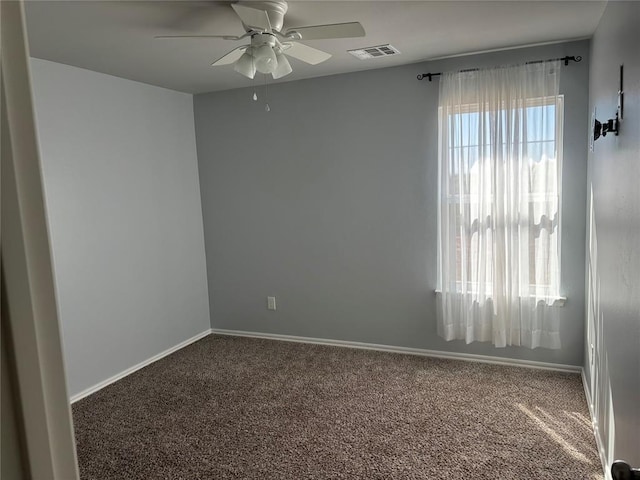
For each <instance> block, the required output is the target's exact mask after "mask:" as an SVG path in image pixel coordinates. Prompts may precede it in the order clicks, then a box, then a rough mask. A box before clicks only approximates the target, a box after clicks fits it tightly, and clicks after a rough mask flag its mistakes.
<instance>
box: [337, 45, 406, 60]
mask: <svg viewBox="0 0 640 480" xmlns="http://www.w3.org/2000/svg"><path fill="white" fill-rule="evenodd" d="M347 51H348V52H349V53H350V54H351V55H353V56H354V57H356V58H359V59H360V60H366V59H368V58H382V57H388V56H389V55H399V54H400V50H398V49H397V48H395V47H392V46H391V45H389V44H386V45H378V46H376V47H365V48H359V49H357V50H347Z"/></svg>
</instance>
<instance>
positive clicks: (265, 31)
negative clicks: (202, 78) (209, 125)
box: [155, 0, 365, 79]
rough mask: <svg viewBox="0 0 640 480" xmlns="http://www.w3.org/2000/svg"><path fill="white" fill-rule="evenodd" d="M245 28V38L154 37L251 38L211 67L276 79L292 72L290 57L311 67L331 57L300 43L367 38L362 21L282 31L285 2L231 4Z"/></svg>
mask: <svg viewBox="0 0 640 480" xmlns="http://www.w3.org/2000/svg"><path fill="white" fill-rule="evenodd" d="M231 8H233V10H234V11H235V12H236V14H237V15H238V17H240V20H241V21H242V26H243V27H244V29H245V33H244V34H243V35H239V36H235V35H159V36H156V37H155V38H160V39H175V38H205V39H206V38H222V39H224V40H241V39H243V38H247V39H250V43H249V44H247V45H242V46H240V47H236V48H234V49H233V50H231V51H230V52H229V53H227V54H226V55H224V56H223V57H221V58H219V59H218V60H216V61H215V62H213V63H212V64H211V65H212V66H214V67H217V66H220V65H230V64H233V65H234V70H235V71H236V72H238V73H241V74H242V75H244V76H245V77H249V78H253V77H254V76H255V74H256V71H258V72H260V73H264V74H271V75H272V76H273V78H274V79H277V78H281V77H284V76H285V75H288V74H290V73H291V72H292V71H293V70H292V68H291V65H290V64H289V61H288V60H287V57H286V56H287V55H288V56H290V57H293V58H297V59H298V60H302V61H303V62H306V63H308V64H311V65H317V64H319V63H322V62H324V61H325V60H328V59H329V58H331V54H329V53H326V52H323V51H322V50H318V49H316V48H312V47H309V46H308V45H305V44H303V43H299V42H298V40H320V39H330V38H352V37H364V36H365V32H364V28H362V25H361V24H360V23H359V22H348V23H334V24H330V25H313V26H307V27H295V28H288V29H287V30H285V31H283V26H284V16H285V14H286V13H287V8H288V5H287V2H286V1H285V0H266V1H239V2H237V3H232V4H231Z"/></svg>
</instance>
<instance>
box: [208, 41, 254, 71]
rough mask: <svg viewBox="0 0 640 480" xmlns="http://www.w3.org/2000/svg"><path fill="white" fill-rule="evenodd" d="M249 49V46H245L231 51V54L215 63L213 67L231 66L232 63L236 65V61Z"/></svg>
mask: <svg viewBox="0 0 640 480" xmlns="http://www.w3.org/2000/svg"><path fill="white" fill-rule="evenodd" d="M247 47H248V45H243V46H242V47H238V48H235V49H233V50H231V51H230V52H229V53H227V54H226V55H224V56H223V57H220V58H219V59H218V60H216V61H215V62H213V63H212V64H211V66H212V67H217V66H219V65H229V64H231V63H234V62H235V61H236V60H238V59H239V58H240V57H241V56H242V54H243V53H244V51H245V50H246V49H247Z"/></svg>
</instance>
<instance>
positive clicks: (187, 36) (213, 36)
mask: <svg viewBox="0 0 640 480" xmlns="http://www.w3.org/2000/svg"><path fill="white" fill-rule="evenodd" d="M153 38H157V39H160V40H165V39H172V38H224V39H225V40H240V38H241V37H238V36H236V35H156V36H155V37H153Z"/></svg>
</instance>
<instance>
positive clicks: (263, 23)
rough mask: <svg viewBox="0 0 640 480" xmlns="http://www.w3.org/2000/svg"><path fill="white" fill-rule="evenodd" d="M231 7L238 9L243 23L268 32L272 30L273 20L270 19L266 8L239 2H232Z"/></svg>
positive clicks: (237, 11)
mask: <svg viewBox="0 0 640 480" xmlns="http://www.w3.org/2000/svg"><path fill="white" fill-rule="evenodd" d="M231 7H232V8H233V9H234V10H235V11H236V13H237V14H238V16H239V17H240V20H242V23H244V24H245V25H246V26H247V27H249V28H255V29H258V30H263V31H266V32H270V31H271V22H270V21H269V14H268V13H267V12H265V11H264V10H259V9H257V8H252V7H247V6H245V5H240V4H239V3H232V4H231Z"/></svg>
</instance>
